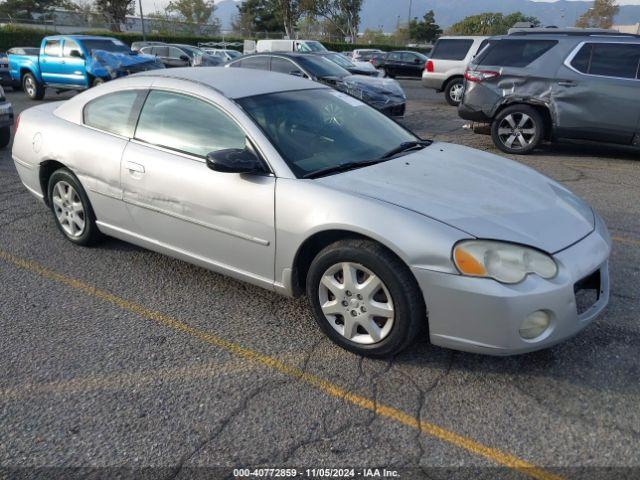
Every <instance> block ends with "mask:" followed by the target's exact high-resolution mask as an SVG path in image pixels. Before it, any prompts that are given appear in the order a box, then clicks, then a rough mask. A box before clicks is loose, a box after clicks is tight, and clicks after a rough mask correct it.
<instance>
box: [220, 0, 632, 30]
mask: <svg viewBox="0 0 640 480" xmlns="http://www.w3.org/2000/svg"><path fill="white" fill-rule="evenodd" d="M410 1H411V17H418V18H421V17H422V16H423V15H424V14H425V12H427V11H428V10H433V11H434V12H435V14H436V22H437V23H438V24H439V25H440V26H441V27H444V28H446V27H449V26H450V25H453V24H454V23H456V22H458V21H460V20H462V19H463V18H464V17H466V16H468V15H475V14H477V13H482V12H502V13H505V14H508V13H513V12H518V11H520V12H522V13H524V14H525V15H533V16H535V17H538V18H539V19H540V21H541V22H542V24H543V25H556V26H558V27H566V26H573V25H574V24H575V22H576V20H577V19H578V17H579V16H580V15H582V14H583V13H584V12H585V11H586V10H587V9H588V8H589V7H591V5H592V4H593V3H592V2H590V1H580V0H572V1H567V0H559V1H557V2H534V1H531V0H364V4H363V6H362V12H361V15H360V17H361V25H360V29H361V31H363V30H365V29H367V28H369V29H373V30H375V29H379V28H382V29H383V30H384V31H385V32H392V31H394V30H395V29H396V26H397V24H398V22H399V21H400V22H406V21H407V18H409V2H410ZM239 3H241V0H222V1H220V2H216V7H217V8H216V12H215V14H216V16H217V17H218V18H219V19H220V21H221V22H222V26H223V28H225V29H228V28H230V27H231V22H232V19H233V17H234V16H235V15H236V14H237V13H238V9H237V5H238V4H239ZM637 22H640V5H622V6H621V7H620V12H619V13H618V15H617V16H616V18H615V22H614V23H616V24H621V25H629V24H634V23H637Z"/></svg>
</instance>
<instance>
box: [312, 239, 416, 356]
mask: <svg viewBox="0 0 640 480" xmlns="http://www.w3.org/2000/svg"><path fill="white" fill-rule="evenodd" d="M350 278H352V279H353V281H351V280H349V279H350ZM307 296H308V297H309V300H310V302H311V306H312V308H313V313H314V317H315V320H316V322H317V323H318V325H319V327H320V329H321V330H322V331H323V332H324V333H325V334H326V335H327V336H328V337H329V338H330V339H331V340H333V342H335V343H336V344H338V345H339V346H341V347H343V348H345V349H347V350H350V351H352V352H354V353H357V354H359V355H365V356H370V357H386V356H389V355H394V354H396V353H398V352H400V351H401V350H403V349H404V348H406V347H407V346H408V345H409V344H411V343H412V342H413V341H414V340H415V338H416V337H417V335H418V334H419V333H420V331H421V330H422V328H423V327H425V326H426V324H427V316H426V309H425V305H424V298H423V295H422V292H421V291H420V289H419V287H418V285H417V283H416V281H415V278H414V277H413V275H412V273H411V271H410V270H409V268H408V267H407V266H406V265H405V264H404V263H403V262H402V261H401V260H400V259H398V258H397V257H396V256H395V255H394V254H393V253H391V252H390V251H389V250H387V249H386V248H384V247H383V246H382V245H380V244H378V243H376V242H373V241H370V240H359V239H349V240H341V241H338V242H336V243H333V244H331V245H329V246H328V247H326V248H324V249H323V250H322V251H320V253H318V254H317V255H316V257H315V258H314V259H313V262H312V263H311V266H310V267H309V272H308V274H307ZM375 314H378V315H375Z"/></svg>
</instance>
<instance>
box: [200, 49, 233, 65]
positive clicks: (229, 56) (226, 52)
mask: <svg viewBox="0 0 640 480" xmlns="http://www.w3.org/2000/svg"><path fill="white" fill-rule="evenodd" d="M200 48H201V49H202V51H203V52H205V53H207V54H209V55H212V56H214V57H218V58H220V59H221V60H222V61H223V62H228V61H229V60H233V59H234V58H238V57H241V56H242V53H240V52H239V51H237V50H230V49H227V48H208V47H200Z"/></svg>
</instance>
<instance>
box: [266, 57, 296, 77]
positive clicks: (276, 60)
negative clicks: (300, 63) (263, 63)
mask: <svg viewBox="0 0 640 480" xmlns="http://www.w3.org/2000/svg"><path fill="white" fill-rule="evenodd" d="M296 70H298V71H299V70H300V68H299V67H297V66H296V65H295V64H294V63H293V62H292V61H291V60H287V59H286V58H280V57H271V71H272V72H279V73H286V74H287V75H290V74H291V72H293V71H296Z"/></svg>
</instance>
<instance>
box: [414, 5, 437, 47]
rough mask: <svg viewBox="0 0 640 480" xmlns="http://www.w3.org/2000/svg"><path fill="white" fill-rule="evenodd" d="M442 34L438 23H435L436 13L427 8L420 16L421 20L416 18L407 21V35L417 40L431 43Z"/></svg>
mask: <svg viewBox="0 0 640 480" xmlns="http://www.w3.org/2000/svg"><path fill="white" fill-rule="evenodd" d="M440 34H442V29H441V28H440V25H438V24H437V23H436V15H435V13H433V10H429V11H428V12H427V13H425V14H424V17H422V21H418V20H416V19H414V20H411V21H410V22H409V36H410V37H411V39H412V40H416V41H417V42H426V43H433V42H434V41H435V40H436V39H437V38H438V37H439V36H440Z"/></svg>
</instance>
